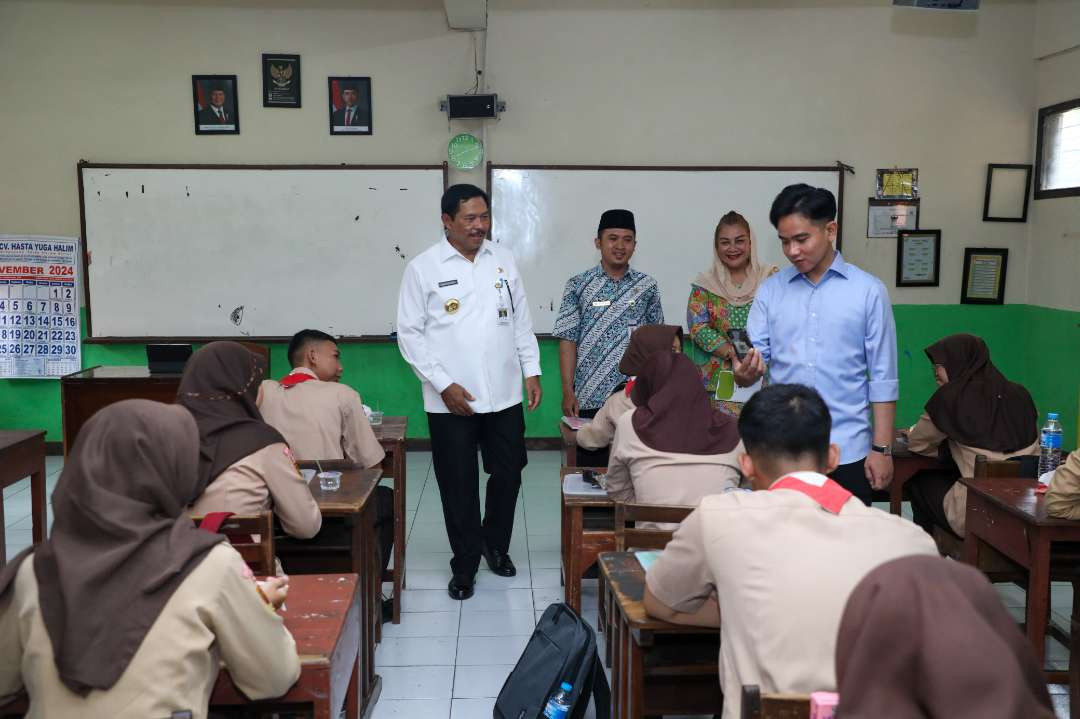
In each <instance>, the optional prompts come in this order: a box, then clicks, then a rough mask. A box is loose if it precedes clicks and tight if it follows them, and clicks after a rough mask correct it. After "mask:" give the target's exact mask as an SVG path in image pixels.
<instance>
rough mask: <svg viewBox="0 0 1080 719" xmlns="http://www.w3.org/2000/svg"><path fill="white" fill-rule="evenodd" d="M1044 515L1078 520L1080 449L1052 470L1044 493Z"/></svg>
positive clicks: (1079, 510)
mask: <svg viewBox="0 0 1080 719" xmlns="http://www.w3.org/2000/svg"><path fill="white" fill-rule="evenodd" d="M1046 513H1047V514H1049V515H1050V516H1051V517H1058V518H1060V519H1080V449H1077V450H1075V451H1073V452H1071V453H1070V454H1069V456H1068V457H1066V458H1065V461H1064V462H1062V463H1061V464H1060V465H1058V468H1057V469H1055V470H1054V476H1053V477H1051V479H1050V489H1049V490H1048V491H1047V492H1046Z"/></svg>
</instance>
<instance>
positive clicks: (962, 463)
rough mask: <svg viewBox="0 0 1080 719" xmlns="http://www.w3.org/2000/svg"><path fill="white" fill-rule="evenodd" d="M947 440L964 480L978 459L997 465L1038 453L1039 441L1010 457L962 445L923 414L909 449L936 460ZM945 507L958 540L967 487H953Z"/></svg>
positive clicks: (972, 472) (910, 434)
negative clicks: (999, 461)
mask: <svg viewBox="0 0 1080 719" xmlns="http://www.w3.org/2000/svg"><path fill="white" fill-rule="evenodd" d="M946 440H948V442H949V453H950V454H951V455H952V458H953V461H954V462H956V466H957V468H958V469H959V470H960V476H961V477H973V476H975V457H976V455H980V454H985V455H986V458H987V459H989V460H992V461H997V460H1001V459H1008V458H1009V457H1018V456H1021V455H1025V454H1038V453H1039V440H1038V438H1036V439H1035V442H1034V443H1033V444H1032V445H1031V446H1029V447H1025V448H1024V449H1021V450H1019V451H1016V452H1009V453H1007V454H1002V453H1001V452H993V451H991V450H989V449H979V448H978V447H969V446H967V445H966V444H960V443H959V442H957V441H956V440H954V439H950V438H949V437H948V436H947V435H946V434H945V433H944V432H942V431H941V430H940V429H938V428H937V426H936V425H935V424H934V422H933V421H932V420H931V419H930V415H928V414H927V413H926V412H923V414H922V416H921V417H919V421H918V422H916V423H915V425H914V426H913V427H912V428H911V429H910V430H908V449H910V450H911V451H912V452H914V453H915V454H921V455H925V456H929V457H936V456H937V454H938V446H939V445H940V444H941V443H942V442H944V441H946ZM944 505H945V518H946V519H948V520H949V526H950V527H952V530H953V531H954V532H956V533H957V534H958V535H959V536H961V537H963V536H964V529H965V527H964V522H965V515H966V514H967V487H966V486H964V484H963V483H962V482H957V483H956V484H954V485H953V486H952V489H950V490H949V491H948V493H947V494H946V495H945V500H944Z"/></svg>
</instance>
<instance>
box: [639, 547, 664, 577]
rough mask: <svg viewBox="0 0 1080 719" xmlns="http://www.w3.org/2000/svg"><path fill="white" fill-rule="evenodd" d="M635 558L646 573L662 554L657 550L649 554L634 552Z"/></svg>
mask: <svg viewBox="0 0 1080 719" xmlns="http://www.w3.org/2000/svg"><path fill="white" fill-rule="evenodd" d="M634 556H635V557H637V560H638V564H640V565H641V568H642V569H644V570H645V571H646V572H647V571H649V567H651V566H652V563H653V562H655V561H656V558H657V557H659V556H660V552H658V551H656V550H650V551H648V552H634Z"/></svg>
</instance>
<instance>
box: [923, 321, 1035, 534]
mask: <svg viewBox="0 0 1080 719" xmlns="http://www.w3.org/2000/svg"><path fill="white" fill-rule="evenodd" d="M926 356H927V357H928V358H929V359H930V363H931V364H932V365H933V367H934V379H935V380H936V381H937V385H938V389H937V391H936V392H934V394H933V395H931V396H930V399H929V400H927V402H926V411H925V412H923V415H922V417H920V418H919V421H918V422H916V423H915V426H913V427H912V428H911V429H910V430H908V448H909V449H910V450H911V451H912V452H915V453H916V454H925V455H931V456H937V455H938V448H939V447H940V445H941V444H943V443H948V451H949V454H950V455H951V457H952V461H953V463H954V464H955V466H952V467H948V468H947V469H944V470H934V471H923V472H920V473H919V474H918V475H916V476H915V477H913V478H912V480H911V481H909V482H908V483H907V484H906V485H904V488H905V490H906V491H907V493H908V494H909V495H910V497H911V511H912V514H913V517H914V521H915V524H918V525H919V526H920V527H922V528H923V529H925V530H926V531H927V532H929V533H930V534H931V535H932V534H933V531H934V526H935V525H936V526H939V527H941V528H942V529H947V530H949V531H950V532H952V533H953V534H956V535H957V536H959V537H963V536H964V517H965V514H966V512H967V487H965V486H964V484H963V483H962V482H959V481H957V480H958V479H959V478H960V477H971V476H972V475H973V474H974V473H975V457H976V455H980V454H985V455H986V457H987V459H991V460H1000V459H1007V458H1009V457H1012V456H1023V455H1037V454H1038V453H1039V426H1038V425H1039V413H1038V411H1037V410H1036V409H1035V403H1034V402H1033V401H1032V400H1031V395H1030V394H1028V391H1027V390H1026V389H1024V387H1023V385H1019V384H1017V383H1015V382H1010V381H1009V380H1007V379H1006V378H1005V375H1003V374H1001V372H999V371H998V369H997V367H995V366H994V363H993V362H991V361H990V350H989V349H987V347H986V343H985V342H983V341H982V339H981V338H979V337H976V336H974V335H966V334H959V335H949V336H948V337H946V338H944V339H941V340H938V341H937V342H935V343H934V344H932V345H930V346H929V347H927V348H926Z"/></svg>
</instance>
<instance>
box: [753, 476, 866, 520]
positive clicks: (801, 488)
mask: <svg viewBox="0 0 1080 719" xmlns="http://www.w3.org/2000/svg"><path fill="white" fill-rule="evenodd" d="M774 489H792V490H795V491H796V492H802V493H803V494H805V495H806V496H807V497H809V498H810V499H812V500H814V501H815V502H817V503H818V504H820V505H821V506H822V507H823V508H824V509H825V511H827V512H831V513H832V514H840V509H841V508H842V507H843V506H844V504H846V503H847V501H848V500H849V499H851V492H849V491H847V490H846V489H844V488H843V487H841V486H840V485H839V484H837V483H836V482H834V481H833V480H831V479H829V478H828V477H826V476H825V475H824V474H818V473H817V472H793V473H791V474H789V475H786V476H784V477H782V478H780V479H778V480H776V481H775V482H773V483H772V486H771V487H769V491H770V492H771V491H773V490H774Z"/></svg>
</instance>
